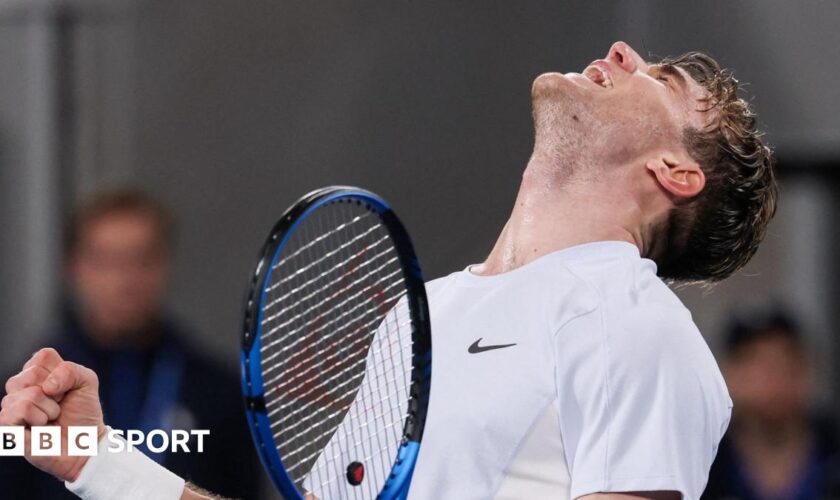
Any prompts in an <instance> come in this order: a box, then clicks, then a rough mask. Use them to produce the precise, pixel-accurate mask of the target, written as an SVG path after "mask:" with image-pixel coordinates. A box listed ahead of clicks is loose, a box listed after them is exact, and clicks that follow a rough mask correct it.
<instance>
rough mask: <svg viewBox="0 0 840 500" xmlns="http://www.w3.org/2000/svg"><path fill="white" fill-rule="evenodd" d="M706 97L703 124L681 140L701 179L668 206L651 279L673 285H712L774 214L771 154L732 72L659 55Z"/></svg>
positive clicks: (739, 260)
mask: <svg viewBox="0 0 840 500" xmlns="http://www.w3.org/2000/svg"><path fill="white" fill-rule="evenodd" d="M661 64H663V65H671V66H676V67H679V68H681V69H683V70H685V72H687V73H688V74H689V75H690V76H691V77H692V78H693V79H694V80H695V81H696V82H697V83H699V84H700V86H701V87H703V88H704V89H705V90H706V92H707V94H708V95H707V97H706V98H705V99H703V101H702V104H703V108H702V109H703V111H704V112H708V113H712V114H711V116H710V118H711V119H710V120H709V125H708V126H707V127H705V128H704V129H702V130H700V129H697V128H695V127H688V128H687V129H686V130H685V131H684V133H683V143H684V146H685V148H686V150H687V151H688V153H689V155H690V156H691V157H692V158H693V159H694V160H695V161H697V162H698V164H699V165H700V168H701V169H702V170H703V173H704V175H705V177H706V184H705V187H704V189H703V190H702V191H701V192H700V194H698V195H697V196H696V197H694V198H692V199H691V200H688V201H687V202H684V203H681V204H679V205H678V206H677V207H675V208H674V209H673V210H672V212H671V214H670V216H669V220H668V223H667V225H666V226H667V227H666V228H665V229H664V232H663V236H664V240H665V241H664V242H663V243H664V250H663V251H662V252H660V253H659V256H658V257H657V258H655V260H656V262H657V266H658V269H659V274H660V276H662V277H663V278H665V279H668V280H671V281H675V282H707V283H711V282H717V281H720V280H723V279H725V278H727V277H729V276H731V275H732V273H734V272H735V271H737V270H739V269H741V268H742V267H743V266H744V265H745V264H746V263H747V262H749V260H750V259H751V258H752V256H753V255H754V254H755V252H756V250H757V249H758V245H759V243H761V240H762V239H763V238H764V235H765V233H766V231H767V225H768V223H769V222H770V219H772V218H773V215H774V214H775V212H776V198H777V192H778V188H777V184H776V177H775V174H774V171H773V168H774V163H775V161H774V155H773V152H772V150H771V149H770V147H769V146H768V145H767V144H765V142H764V139H763V135H762V133H761V132H760V131H759V130H758V128H757V124H756V115H755V113H754V112H753V110H752V108H751V106H750V104H749V103H748V102H747V101H746V100H744V99H743V98H742V97H739V95H738V93H739V89H740V87H739V83H738V80H736V79H735V77H734V76H733V74H732V73H731V72H730V71H728V70H724V69H721V67H720V66H719V65H718V63H717V62H716V61H715V60H714V59H712V58H711V57H709V56H708V55H706V54H703V53H701V52H690V53H688V54H684V55H682V56H679V57H676V58H666V59H664V60H663V61H662V62H661Z"/></svg>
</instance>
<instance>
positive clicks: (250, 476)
mask: <svg viewBox="0 0 840 500" xmlns="http://www.w3.org/2000/svg"><path fill="white" fill-rule="evenodd" d="M172 226H173V224H172V219H171V217H170V215H169V213H168V212H167V211H166V210H165V209H164V208H163V207H162V206H161V205H159V204H158V203H157V202H156V201H155V200H154V199H153V198H151V197H150V196H149V195H147V194H145V193H143V192H141V191H135V190H128V189H125V190H115V191H108V192H103V193H101V194H99V195H98V196H95V197H94V198H93V199H91V200H90V201H89V202H88V203H86V204H85V205H83V206H82V207H81V208H80V209H79V211H78V212H77V213H76V214H75V215H74V216H73V217H72V218H71V219H70V221H69V222H68V224H67V227H66V234H65V254H64V258H65V270H66V277H67V280H66V282H67V289H68V292H69V293H68V294H67V295H68V297H67V303H66V304H65V307H64V311H63V314H62V322H61V324H60V325H59V326H58V328H56V331H55V332H54V335H53V336H52V338H50V339H49V340H48V341H47V342H46V343H45V344H44V345H46V346H51V347H55V348H56V349H57V350H58V351H59V353H60V354H61V355H62V356H63V357H64V358H65V359H67V360H70V361H75V362H77V363H81V364H84V365H86V366H88V367H90V368H92V369H93V370H95V371H96V373H97V374H98V375H99V379H100V389H99V390H100V396H101V399H102V405H103V410H104V413H105V421H106V422H107V423H108V424H109V425H110V426H111V427H113V428H116V429H124V430H125V429H141V430H143V431H146V432H148V431H149V430H151V429H156V428H159V429H164V430H168V429H186V430H190V429H209V430H210V435H209V436H208V437H207V438H205V440H204V444H205V448H204V450H205V451H204V453H203V454H198V453H191V454H185V453H177V454H171V453H170V454H154V453H150V454H149V456H151V457H153V458H154V459H156V460H158V461H160V462H162V463H164V464H165V465H166V466H167V467H168V468H169V469H171V470H172V471H174V472H175V473H176V474H178V475H180V476H182V477H184V478H187V479H189V480H190V481H192V482H194V483H195V484H197V485H199V486H201V487H203V488H207V489H209V490H211V491H214V492H217V493H218V494H221V495H225V496H236V497H240V498H243V497H244V498H254V497H255V496H256V485H257V484H258V482H259V480H258V479H259V474H260V469H259V467H258V465H257V463H256V460H255V459H256V453H255V451H254V450H253V447H252V445H251V438H250V435H249V433H248V430H247V426H246V422H245V417H244V411H243V406H242V404H240V398H241V396H240V389H239V382H238V377H237V375H236V374H235V373H232V372H231V373H229V372H228V371H225V370H223V369H222V368H220V367H219V366H218V365H217V364H216V363H214V362H212V361H210V360H209V359H208V358H206V357H205V356H203V355H201V354H200V353H199V352H198V351H197V350H196V349H195V348H194V346H192V345H190V343H189V342H187V341H186V339H185V337H183V335H182V333H183V331H182V329H181V328H180V327H179V326H177V325H176V324H174V323H173V322H172V321H171V320H170V319H168V318H167V317H166V315H165V313H164V308H163V295H164V290H165V287H166V283H167V278H168V276H169V263H170V254H171V250H172V231H173V227H172ZM233 297H234V298H235V297H236V294H233ZM34 347H36V346H33V349H34ZM24 362H25V360H21V361H20V363H19V364H17V365H15V366H13V367H11V368H12V369H13V371H15V372H16V371H17V370H19V369H20V366H22V365H23V363H24ZM6 378H8V377H4V378H3V379H4V380H5V379H6ZM191 444H192V446H193V448H194V446H195V443H194V442H193V443H191ZM0 484H2V485H3V493H2V496H3V498H15V499H17V498H38V499H53V498H75V497H74V496H73V495H72V494H70V493H69V492H68V491H66V490H65V488H64V485H63V484H62V483H60V482H58V481H56V480H55V479H53V478H52V477H49V476H47V475H46V474H43V473H41V472H40V471H37V470H36V469H35V468H33V467H32V466H30V465H29V464H27V463H26V462H24V461H23V459H17V458H16V459H6V460H3V462H2V467H0Z"/></svg>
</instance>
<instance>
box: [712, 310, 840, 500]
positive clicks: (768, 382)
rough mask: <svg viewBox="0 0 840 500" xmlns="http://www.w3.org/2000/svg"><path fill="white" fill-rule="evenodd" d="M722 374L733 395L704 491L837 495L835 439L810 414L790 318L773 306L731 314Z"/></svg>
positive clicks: (802, 498) (735, 495)
mask: <svg viewBox="0 0 840 500" xmlns="http://www.w3.org/2000/svg"><path fill="white" fill-rule="evenodd" d="M722 367H723V373H724V376H725V377H726V382H727V385H728V386H729V391H730V394H731V396H732V400H733V402H734V408H733V413H732V422H731V423H730V426H729V431H728V432H727V434H726V437H725V438H724V440H723V441H722V442H721V445H720V449H719V451H718V455H717V459H716V460H715V463H714V465H713V466H712V472H711V475H710V477H709V485H708V487H707V489H706V492H705V494H704V495H703V498H706V499H742V500H753V499H755V500H759V499H760V500H765V499H766V500H769V499H773V500H776V499H778V500H782V499H784V500H806V499H820V500H826V499H834V498H840V444H838V440H837V436H836V435H835V432H834V428H833V425H832V423H833V422H831V421H829V420H828V419H819V418H815V416H814V415H813V414H812V410H813V409H812V408H811V406H812V405H811V403H812V380H811V362H810V360H809V356H808V351H807V346H806V345H805V342H804V339H803V338H802V335H801V332H800V330H799V328H798V326H797V325H796V323H795V322H794V320H793V319H792V318H791V317H789V316H787V315H785V314H784V313H783V312H781V311H779V310H776V311H771V312H764V313H761V314H757V315H754V316H752V317H743V318H739V319H737V320H734V321H733V323H732V324H731V325H730V328H729V331H728V336H727V345H726V352H725V353H724V358H723V360H722Z"/></svg>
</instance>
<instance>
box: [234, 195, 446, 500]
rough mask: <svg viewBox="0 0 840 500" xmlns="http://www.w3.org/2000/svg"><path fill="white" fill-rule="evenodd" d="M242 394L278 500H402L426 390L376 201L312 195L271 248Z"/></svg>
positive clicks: (392, 247) (388, 221)
mask: <svg viewBox="0 0 840 500" xmlns="http://www.w3.org/2000/svg"><path fill="white" fill-rule="evenodd" d="M244 319H245V321H244V332H243V337H242V356H241V363H242V389H243V391H244V396H245V405H246V413H247V418H248V423H249V425H250V427H251V434H252V436H253V438H254V443H255V445H256V447H257V451H258V452H259V455H260V458H261V459H262V462H263V465H264V466H265V468H266V470H267V471H268V473H269V475H270V476H271V479H272V480H273V482H274V484H275V485H276V486H277V488H278V489H279V491H280V493H281V494H282V495H283V497H284V498H286V499H288V500H297V499H301V498H303V496H304V495H305V494H307V493H311V494H313V495H315V496H316V497H317V498H319V499H321V500H333V499H359V500H366V499H374V498H378V499H403V498H406V496H407V494H408V488H409V485H410V482H411V474H412V471H413V470H414V465H415V463H416V461H417V454H418V452H419V449H420V442H421V439H422V437H423V427H424V423H425V419H426V411H427V408H428V402H429V390H430V385H431V362H432V351H431V335H430V326H429V312H428V307H427V304H426V292H425V288H424V287H423V278H422V276H421V272H420V266H419V264H418V261H417V257H416V256H415V253H414V249H413V247H412V244H411V241H410V239H409V236H408V233H407V232H406V230H405V228H403V226H402V224H401V223H400V221H399V219H398V218H397V216H396V215H395V214H394V212H393V211H392V210H391V208H390V207H389V206H388V205H387V204H386V203H385V202H384V201H383V200H382V199H381V198H379V197H378V196H376V195H375V194H373V193H371V192H368V191H365V190H362V189H359V188H354V187H345V186H333V187H327V188H323V189H319V190H316V191H313V192H311V193H309V194H307V195H306V196H304V197H303V198H301V199H300V200H299V201H298V202H297V203H295V204H294V205H293V206H292V207H291V208H289V209H288V210H287V211H286V212H285V213H284V214H283V216H282V217H281V218H280V220H279V221H278V222H277V223H276V225H275V226H274V228H273V229H272V230H271V233H270V235H269V237H268V240H267V241H266V243H265V245H264V247H263V250H262V253H261V255H260V258H259V260H258V262H257V265H256V268H255V270H254V272H253V275H252V278H251V282H250V286H249V290H248V295H247V299H246V304H245V318H244Z"/></svg>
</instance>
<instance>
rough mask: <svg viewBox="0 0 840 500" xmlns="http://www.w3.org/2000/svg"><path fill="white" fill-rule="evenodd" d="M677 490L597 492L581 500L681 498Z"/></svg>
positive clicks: (668, 499) (665, 499) (660, 499)
mask: <svg viewBox="0 0 840 500" xmlns="http://www.w3.org/2000/svg"><path fill="white" fill-rule="evenodd" d="M681 498H682V495H681V494H680V493H679V492H677V491H633V492H628V493H595V494H592V495H585V496H582V497H580V498H579V500H680V499H681Z"/></svg>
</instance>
